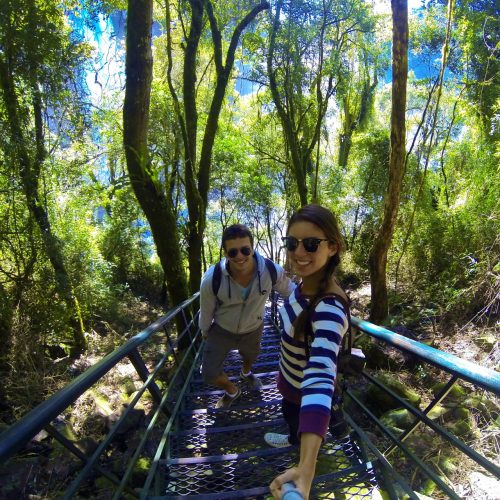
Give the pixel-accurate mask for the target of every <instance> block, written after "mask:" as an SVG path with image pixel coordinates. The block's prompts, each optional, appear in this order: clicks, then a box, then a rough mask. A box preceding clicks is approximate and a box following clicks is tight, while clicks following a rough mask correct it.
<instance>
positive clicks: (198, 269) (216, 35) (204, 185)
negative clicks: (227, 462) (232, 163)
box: [167, 0, 269, 292]
mask: <svg viewBox="0 0 500 500" xmlns="http://www.w3.org/2000/svg"><path fill="white" fill-rule="evenodd" d="M189 4H190V6H191V25H190V30H189V34H188V38H187V40H186V48H185V50H184V72H183V97H184V101H183V104H184V108H183V111H184V115H182V114H181V109H180V106H177V107H176V109H177V113H178V119H179V123H180V126H181V129H182V131H183V134H182V136H183V140H184V151H185V165H186V168H185V187H186V202H187V206H188V212H189V229H188V256H189V284H190V288H191V291H192V292H195V291H196V290H198V289H199V286H200V281H201V275H202V246H203V233H204V231H205V225H206V207H207V200H208V189H209V187H210V171H211V167H212V150H213V146H214V142H215V136H216V133H217V127H218V121H219V115H220V111H221V109H222V104H223V102H224V96H225V93H226V88H227V85H228V82H229V77H230V75H231V71H232V69H233V65H234V57H235V53H236V48H237V46H238V43H239V39H240V36H241V34H242V33H243V31H244V30H245V28H246V27H247V26H248V25H249V24H250V23H251V22H252V21H253V20H254V19H255V18H256V17H257V15H258V14H259V12H261V11H262V10H265V9H267V8H269V4H268V3H267V2H265V1H261V2H260V3H259V4H258V5H256V6H255V7H253V8H252V9H251V10H250V11H249V12H248V13H247V14H246V15H245V17H244V18H243V19H242V20H241V21H240V22H239V23H238V24H237V25H236V27H235V29H234V31H233V34H232V36H231V40H230V43H229V46H228V49H227V52H226V60H225V62H224V61H223V52H222V35H221V32H220V30H219V27H218V23H217V19H216V18H215V15H214V12H213V6H212V2H210V1H208V0H205V1H202V0H189ZM205 8H206V13H207V16H208V20H209V22H210V29H211V32H212V40H213V46H214V62H215V70H216V74H217V81H216V86H215V90H214V94H213V98H212V103H211V105H210V110H209V113H208V117H207V124H206V126H205V130H204V134H203V140H202V147H201V153H200V158H199V162H198V164H197V167H198V168H197V172H196V171H195V165H196V161H197V158H196V154H197V153H196V141H197V137H198V115H197V111H196V68H197V56H198V44H199V41H200V37H201V34H202V29H203V14H204V10H205ZM167 10H168V7H167ZM170 91H171V93H172V97H173V99H174V103H177V102H178V98H177V96H176V94H175V90H174V89H173V85H171V84H170Z"/></svg>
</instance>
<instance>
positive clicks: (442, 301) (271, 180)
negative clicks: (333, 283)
mask: <svg viewBox="0 0 500 500" xmlns="http://www.w3.org/2000/svg"><path fill="white" fill-rule="evenodd" d="M498 14H499V12H498V5H495V2H494V1H492V0H458V1H456V0H448V2H444V1H441V0H424V1H422V2H421V3H418V4H415V5H412V6H410V7H409V6H408V3H407V1H406V0H393V1H392V11H391V5H390V3H389V2H388V1H380V2H370V1H368V0H345V1H343V2H336V1H334V0H293V1H291V0H275V1H274V2H267V1H264V0H261V1H260V2H259V0H227V1H224V2H214V1H210V0H179V1H177V0H171V1H170V0H167V1H163V0H155V1H153V0H128V2H126V1H124V0H80V1H76V0H58V1H56V0H2V2H1V3H0V132H1V133H0V373H1V374H2V378H3V380H4V381H7V382H6V383H4V384H2V387H1V388H0V410H1V411H4V412H6V415H8V417H6V422H7V421H12V419H14V418H17V417H19V416H20V415H21V414H23V413H24V412H25V411H26V410H27V409H30V408H31V407H33V405H34V404H36V403H37V402H40V401H41V400H43V399H44V398H45V397H46V396H47V395H49V394H50V393H52V392H53V391H54V390H55V389H56V388H57V387H59V386H60V384H61V383H63V382H64V381H65V380H66V381H67V378H65V376H64V375H62V374H61V372H59V373H55V365H56V364H57V363H56V362H57V361H58V360H60V359H62V358H67V359H73V360H74V359H76V358H78V356H80V355H82V354H85V353H88V352H91V351H93V350H94V351H95V350H99V349H102V348H103V347H102V345H105V346H106V347H109V344H110V339H111V342H112V343H116V344H119V343H121V342H123V341H124V339H126V337H127V335H131V334H134V333H136V332H137V331H138V330H139V329H140V327H141V326H145V325H147V324H148V323H150V322H151V321H153V320H154V319H156V318H157V317H158V316H159V315H161V314H162V313H164V312H165V311H167V310H168V309H169V308H170V307H172V306H173V305H175V304H178V303H180V302H181V301H183V300H185V299H186V298H188V297H189V296H191V294H192V293H194V292H196V291H197V290H198V289H199V283H200V279H201V276H202V274H203V272H204V271H205V270H206V269H207V268H208V266H210V265H211V264H213V263H215V262H217V261H218V260H219V258H220V255H221V253H220V252H221V251H220V236H221V233H222V230H223V229H224V227H226V226H227V225H228V224H231V223H234V222H241V223H245V224H247V225H248V226H249V227H250V228H251V229H252V231H253V232H254V234H255V236H256V238H255V239H256V247H257V249H258V251H259V252H260V253H262V254H263V255H265V256H267V257H271V258H273V259H275V260H276V261H277V262H280V263H282V264H284V265H286V262H285V253H284V251H283V249H282V248H281V236H283V235H284V231H286V221H287V219H288V217H289V216H290V214H291V213H292V212H293V210H294V209H297V208H298V207H300V206H301V205H303V204H305V203H310V202H317V203H321V204H323V205H325V206H327V207H329V208H331V209H332V210H333V211H334V212H335V213H336V214H337V215H338V217H339V219H340V221H341V229H342V233H343V236H344V239H345V242H346V246H347V251H346V253H345V254H344V256H343V261H342V269H341V271H340V279H341V281H342V283H344V285H345V286H347V287H348V288H351V289H356V288H359V287H360V286H363V285H368V286H370V287H371V288H370V290H371V292H370V293H371V296H370V297H369V303H368V305H367V309H366V311H364V314H366V318H367V319H368V318H370V320H371V321H373V322H376V323H380V324H384V325H389V326H390V325H393V324H395V323H405V322H408V323H409V322H411V321H412V320H415V319H416V318H421V317H425V318H428V319H429V321H432V322H433V325H435V326H436V325H437V326H438V330H436V331H437V333H438V334H439V335H444V336H452V335H455V334H457V333H458V334H460V333H461V332H462V334H463V332H464V330H463V328H464V325H473V327H474V328H473V335H477V336H481V335H483V336H484V334H485V332H486V333H487V334H488V335H490V337H491V335H493V341H492V342H491V345H490V350H491V351H493V350H494V349H495V345H496V346H498V340H497V336H498V329H497V328H498V318H499V313H500V300H499V292H500V261H499V256H500V231H499V229H500V220H499V216H500V213H499V202H498V200H499V194H500V175H499V154H498V137H499V127H500V124H499V121H498V120H499V114H498V113H499V110H498V104H499V102H500V101H499V93H498V89H499V86H498V84H499V79H500V77H499V65H500V63H499V58H498V49H499V43H500V41H499V33H500V24H499V16H498ZM469 331H470V330H467V332H469ZM495 339H496V340H495Z"/></svg>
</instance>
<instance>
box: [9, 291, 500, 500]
mask: <svg viewBox="0 0 500 500" xmlns="http://www.w3.org/2000/svg"><path fill="white" fill-rule="evenodd" d="M197 298H198V294H195V295H194V296H193V297H191V298H190V299H188V300H187V301H185V302H184V303H182V304H180V305H179V306H177V307H175V308H173V309H172V310H171V311H169V312H168V313H167V315H166V316H164V317H163V318H161V319H159V320H158V321H156V322H155V323H153V324H152V325H150V326H149V327H148V328H146V329H145V330H143V331H142V332H140V333H139V334H138V335H136V336H135V337H133V338H132V339H130V340H129V341H128V342H126V343H125V344H124V345H123V346H121V347H119V348H117V349H116V350H115V351H113V352H112V353H111V354H109V355H108V356H106V357H105V358H103V359H102V360H101V361H100V362H98V363H97V364H96V365H94V366H93V367H91V368H89V369H88V370H87V371H85V372H84V373H83V374H81V375H80V376H79V377H77V378H76V379H75V380H74V381H73V382H71V383H70V384H68V385H67V386H66V387H64V388H63V389H62V390H60V391H59V392H57V393H56V394H54V395H53V396H52V397H50V398H49V399H47V400H46V401H44V402H43V403H41V404H40V405H39V406H37V407H36V408H35V409H34V410H33V411H31V412H30V413H28V414H27V415H26V416H25V417H23V418H22V419H21V420H19V421H18V422H17V423H15V424H14V425H12V426H11V427H10V428H9V429H8V430H7V431H5V432H4V433H3V434H1V435H0V464H1V463H3V462H5V461H6V460H8V459H9V458H10V457H12V456H14V455H15V454H16V453H17V452H18V451H20V450H21V449H22V448H23V446H25V445H26V444H27V443H28V442H29V440H30V439H31V438H33V436H35V435H36V434H37V433H38V432H39V431H40V430H41V429H43V428H45V429H46V430H47V431H48V432H49V434H51V435H52V436H53V437H55V438H56V439H57V440H58V441H60V442H61V443H63V444H64V445H65V446H66V447H67V448H68V449H69V450H70V451H72V452H73V453H74V454H75V455H76V456H78V458H80V459H81V460H82V462H83V466H82V469H81V471H80V473H79V474H78V476H77V477H76V478H75V479H74V480H73V482H72V484H71V485H70V486H69V488H68V489H67V491H66V494H65V498H71V497H72V496H73V495H74V494H76V492H77V491H78V489H79V488H80V486H81V485H82V483H83V481H85V479H86V478H87V477H88V476H89V474H90V472H91V471H96V472H98V473H100V474H101V475H103V476H105V477H106V478H107V479H109V480H110V481H111V482H113V483H114V484H115V485H116V490H115V496H114V498H120V495H121V494H122V492H126V493H128V494H129V495H131V496H133V497H138V496H139V494H138V492H137V491H136V490H134V489H132V488H130V487H129V485H128V484H127V483H128V480H129V479H130V477H131V474H132V471H133V468H134V465H135V463H136V462H137V460H138V459H139V458H140V456H141V453H142V451H143V449H144V446H145V444H146V442H147V440H148V438H149V437H150V436H151V434H152V433H153V432H154V431H155V426H157V425H158V422H159V421H160V418H161V417H162V416H166V418H167V424H166V425H165V424H163V427H162V428H163V431H162V433H161V437H160V438H159V441H160V443H159V446H158V448H157V453H156V456H155V458H154V459H153V461H152V468H155V467H157V465H158V463H159V459H160V456H161V454H162V450H163V448H164V446H165V442H166V440H167V439H168V433H169V430H170V425H171V422H172V419H171V418H169V415H171V414H173V413H175V412H176V410H177V408H178V407H179V404H180V403H181V401H182V397H183V394H184V392H185V390H186V381H188V380H189V378H190V375H191V373H192V370H193V367H194V366H195V364H196V363H195V361H196V359H197V357H198V356H199V353H200V350H199V345H200V342H201V338H200V337H201V335H200V332H199V329H198V327H197V311H196V305H197ZM272 312H273V314H275V312H276V307H275V305H273V307H272ZM274 320H275V321H276V318H275V317H274ZM174 321H175V322H176V324H177V327H178V329H179V330H178V331H179V333H178V335H177V336H175V339H174V338H173V337H172V335H171V333H170V332H171V330H173V328H172V324H173V322H174ZM352 323H353V325H354V326H355V327H356V328H357V329H358V331H360V332H362V333H364V334H366V335H368V336H370V337H372V338H374V339H377V340H378V341H380V342H383V343H385V344H388V345H390V346H392V347H394V348H396V349H398V350H401V351H404V352H406V353H409V354H411V355H413V356H415V357H416V358H417V359H418V361H419V363H429V364H431V365H432V366H434V367H436V368H438V369H440V370H441V371H443V372H445V373H447V374H449V376H450V377H449V380H448V382H447V383H446V384H445V386H444V387H443V388H442V389H441V391H440V392H439V394H437V395H436V396H435V398H434V399H433V401H431V402H430V404H428V405H427V407H426V408H425V409H423V410H421V409H420V408H416V407H414V406H412V405H411V404H410V403H408V402H407V401H406V400H405V399H403V398H401V397H400V396H398V395H397V394H396V393H394V392H393V391H392V390H391V389H389V388H387V387H385V386H384V385H383V384H382V383H381V382H380V381H379V380H377V379H376V378H375V377H373V376H372V375H371V374H370V373H369V372H368V371H367V370H364V371H363V372H362V376H363V377H364V378H365V380H366V381H367V383H369V384H374V385H376V386H378V387H379V388H380V389H382V390H384V391H385V392H386V393H387V394H389V395H391V396H392V397H393V398H394V399H395V400H396V401H397V402H398V406H400V407H403V408H406V409H407V410H408V411H409V412H410V413H411V414H412V415H413V416H414V417H415V419H416V420H415V422H414V424H413V425H412V426H411V427H410V428H409V429H407V430H406V431H404V432H403V433H402V434H401V435H399V436H396V435H395V434H394V433H393V432H392V431H391V430H389V429H388V428H387V427H386V426H384V424H383V423H382V422H381V421H380V419H379V418H378V417H377V416H376V415H375V414H374V413H373V412H372V411H371V410H370V409H369V408H368V407H367V405H366V404H365V403H364V402H363V401H362V399H361V398H359V397H358V396H357V395H356V393H355V391H353V390H351V389H349V388H347V390H346V391H345V397H346V399H349V400H350V402H351V403H352V404H353V407H354V408H356V410H358V411H359V412H360V414H362V415H363V419H362V420H363V424H361V423H360V422H359V421H357V420H356V415H355V414H356V412H350V414H349V415H346V417H347V419H348V422H349V423H350V425H351V427H352V428H354V429H355V430H356V432H357V434H358V436H361V437H362V440H363V441H364V446H366V448H367V449H368V450H369V451H370V452H371V453H372V455H373V456H374V457H375V458H376V460H377V462H378V463H379V465H380V467H381V468H382V469H383V470H384V471H385V473H386V474H388V475H389V476H390V475H391V474H392V475H393V477H394V478H397V482H398V483H399V484H404V480H403V479H402V477H401V474H400V473H398V472H397V471H395V470H394V468H393V466H392V465H391V464H390V457H391V454H392V453H393V452H394V451H395V450H396V449H398V450H400V451H401V453H402V454H403V455H405V456H406V457H407V459H408V460H409V461H411V462H412V464H413V465H415V466H416V467H417V468H418V469H419V470H420V471H421V472H422V474H423V475H424V476H427V477H428V478H430V479H431V480H432V481H434V483H435V484H436V485H437V486H438V488H439V489H440V490H441V491H442V492H443V493H445V494H446V495H447V496H448V497H450V498H458V496H457V494H456V493H455V492H454V491H453V489H452V488H451V487H450V486H449V485H448V484H446V483H445V482H444V481H443V480H442V479H441V478H440V477H439V475H438V474H436V473H435V472H434V471H433V470H432V468H431V467H430V466H429V465H428V464H427V463H425V462H424V461H423V460H422V459H421V458H419V457H418V456H417V455H416V453H415V452H414V451H413V450H412V449H411V447H410V446H408V445H407V444H406V443H405V441H406V439H407V438H408V436H409V435H410V434H411V433H412V432H413V431H414V430H415V429H416V428H417V427H418V426H419V425H426V426H428V427H429V428H430V429H432V430H433V431H434V432H436V433H437V434H439V435H440V436H441V437H443V439H445V440H447V441H448V442H449V443H450V444H451V445H452V446H453V447H454V448H455V449H457V450H458V451H459V452H460V453H462V454H464V455H466V456H468V457H469V458H470V459H472V460H474V461H475V462H476V463H477V464H479V465H480V466H481V467H483V468H484V469H485V470H486V471H488V472H490V473H491V474H493V475H494V476H496V477H500V469H499V467H498V466H497V465H496V464H495V463H494V462H492V461H491V460H489V459H488V458H486V457H485V456H483V455H481V454H480V453H478V452H477V451H475V450H474V449H472V448H471V447H469V446H468V445H466V444H465V443H464V442H463V441H462V440H461V439H459V438H458V437H457V436H455V435H453V434H451V433H450V432H449V431H448V430H447V429H445V428H443V427H442V426H441V425H439V424H438V423H437V422H436V421H434V420H432V419H430V418H429V417H428V414H429V411H430V410H431V409H432V408H433V407H434V406H436V405H437V404H439V403H440V402H442V400H443V399H444V398H445V397H446V396H447V394H448V393H449V391H450V390H451V388H452V386H453V385H454V384H455V383H456V382H457V381H459V380H463V381H466V382H469V383H471V384H473V385H475V386H477V387H478V388H481V389H483V390H484V391H487V392H489V393H491V394H494V395H496V396H499V395H500V373H498V372H496V371H494V370H491V369H488V368H485V367H481V366H477V365H475V364H474V363H471V362H469V361H466V360H463V359H460V358H458V357H456V356H453V355H451V354H448V353H445V352H442V351H440V350H438V349H435V348H432V347H429V346H427V345H425V344H422V343H420V342H417V341H414V340H411V339H408V338H406V337H403V336H401V335H398V334H396V333H394V332H391V331H389V330H387V329H385V328H382V327H380V326H376V325H374V324H372V323H369V322H367V321H363V320H361V319H359V318H355V317H353V318H352ZM159 332H164V333H165V334H166V338H167V345H166V348H165V352H163V353H162V354H161V356H160V360H159V361H158V362H157V364H156V365H155V366H154V367H153V368H151V369H148V367H147V366H146V363H145V361H144V358H143V356H142V355H141V353H140V352H139V349H140V348H142V347H144V346H146V345H149V344H151V343H152V342H153V341H155V342H157V340H158V339H157V335H156V334H158V333H159ZM183 338H184V339H185V338H188V339H189V342H186V343H185V346H186V347H185V349H182V350H179V349H178V346H179V342H181V341H182V339H183ZM125 358H128V360H129V361H130V363H132V364H133V366H134V367H135V369H136V371H137V373H138V374H139V376H140V378H141V379H142V380H143V382H144V383H143V385H142V387H141V388H140V389H139V391H138V392H137V394H136V395H135V396H134V398H133V399H132V401H131V402H130V404H129V405H128V407H127V408H126V410H125V411H124V413H123V414H122V415H121V417H120V418H119V420H118V421H117V422H116V423H115V424H114V425H113V427H112V428H111V430H110V431H109V433H108V435H107V436H106V437H105V438H104V439H103V440H102V442H101V443H100V444H99V445H98V448H97V449H96V450H95V452H94V453H92V455H91V456H87V455H85V454H83V453H82V452H81V451H80V450H79V449H78V448H76V447H75V445H74V444H73V443H72V442H71V441H69V440H68V439H66V438H65V437H64V436H62V435H61V433H59V431H58V430H57V429H56V428H55V427H53V426H52V425H51V422H52V421H53V420H54V419H55V418H56V417H58V416H59V415H60V414H61V413H63V412H64V411H65V410H66V409H67V408H69V407H70V406H71V405H72V404H73V403H74V402H75V401H76V400H77V399H78V398H79V397H80V396H81V395H83V394H85V392H86V391H87V390H88V389H89V388H91V387H92V386H93V385H94V384H95V383H96V382H98V381H99V380H100V379H101V378H102V377H103V376H104V375H105V374H107V373H108V372H109V371H110V370H111V369H112V368H113V367H115V366H116V364H117V363H118V362H120V361H122V360H124V359H125ZM168 363H171V364H172V365H173V367H174V369H172V370H171V372H172V374H171V376H170V379H169V383H168V387H167V389H166V390H164V391H162V390H160V388H159V387H158V385H157V384H156V381H157V380H158V374H159V372H160V370H161V369H162V368H163V367H164V366H165V365H167V364H168ZM145 391H149V393H150V395H151V397H152V399H153V401H154V403H155V406H156V407H155V410H154V412H153V414H152V418H151V419H150V421H149V424H148V427H147V429H146V431H145V433H144V435H143V436H142V439H141V441H140V443H139V444H138V446H137V449H136V451H135V453H134V454H133V456H132V458H131V459H130V461H129V463H128V465H127V466H126V469H125V470H124V471H123V474H121V475H120V476H121V477H120V478H118V477H116V476H115V475H113V474H112V473H110V472H108V471H107V470H105V469H104V468H103V467H102V466H101V465H99V463H98V461H99V457H100V456H101V455H102V454H103V453H104V451H105V450H106V448H107V447H108V446H109V444H110V443H111V442H112V440H113V438H115V437H116V434H117V432H118V431H119V429H120V427H121V426H122V425H123V422H124V420H125V419H126V417H127V415H128V412H130V411H131V410H132V409H133V408H134V406H135V405H136V404H137V402H138V401H139V399H140V398H141V396H142V395H143V394H144V393H145ZM351 413H352V414H351ZM366 420H368V421H371V422H372V424H371V425H372V426H375V427H376V428H378V429H379V430H380V431H381V432H382V433H383V435H385V436H386V437H387V438H388V439H389V441H390V442H391V445H390V446H389V447H388V448H387V449H385V450H382V451H381V450H378V449H377V447H376V446H375V445H374V444H373V443H371V442H370V440H369V438H368V435H367V434H366V433H365V432H364V430H363V429H364V428H365V426H366V425H365V422H366ZM154 477H155V474H154V471H151V470H150V473H149V474H148V477H147V480H146V484H145V485H144V486H143V488H142V496H147V492H148V491H149V488H150V486H151V482H152V481H153V480H154ZM406 489H407V488H405V490H406ZM410 497H411V498H417V497H416V495H413V494H411V493H410Z"/></svg>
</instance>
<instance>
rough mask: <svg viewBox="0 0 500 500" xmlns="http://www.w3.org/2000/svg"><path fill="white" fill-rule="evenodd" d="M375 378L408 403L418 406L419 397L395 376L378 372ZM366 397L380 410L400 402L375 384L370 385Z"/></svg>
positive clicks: (397, 405)
mask: <svg viewBox="0 0 500 500" xmlns="http://www.w3.org/2000/svg"><path fill="white" fill-rule="evenodd" d="M375 378H376V379H377V380H379V381H380V382H382V383H383V384H384V385H385V386H387V387H388V388H389V389H391V390H393V391H394V392H395V393H396V394H397V395H398V396H400V397H402V398H403V399H405V400H406V401H408V402H409V403H410V404H412V405H413V406H415V407H416V408H418V406H419V404H420V401H421V398H420V396H419V395H418V394H417V393H416V392H415V391H413V390H412V389H410V388H408V387H407V386H406V385H405V384H403V383H402V382H401V381H399V380H398V379H397V378H396V377H395V376H393V375H391V374H388V373H378V374H377V375H375ZM367 396H368V399H369V400H370V401H371V402H372V403H373V405H374V406H375V408H377V409H378V410H380V411H384V410H391V409H395V408H398V407H399V406H400V403H399V402H398V401H397V400H395V399H394V398H393V397H392V396H390V395H389V394H387V393H385V392H384V391H383V390H382V389H380V388H379V387H377V386H375V385H370V386H369V388H368V391H367Z"/></svg>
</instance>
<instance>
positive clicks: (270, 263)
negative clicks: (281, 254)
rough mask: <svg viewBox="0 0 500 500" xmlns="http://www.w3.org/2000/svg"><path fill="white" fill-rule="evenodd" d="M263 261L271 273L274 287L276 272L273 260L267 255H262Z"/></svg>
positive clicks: (276, 278) (276, 277)
mask: <svg viewBox="0 0 500 500" xmlns="http://www.w3.org/2000/svg"><path fill="white" fill-rule="evenodd" d="M264 262H265V263H266V267H267V270H268V271H269V274H270V275H271V281H272V283H273V287H274V285H276V281H278V272H277V271H276V266H275V265H274V262H273V261H272V260H270V259H268V258H267V257H264Z"/></svg>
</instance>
